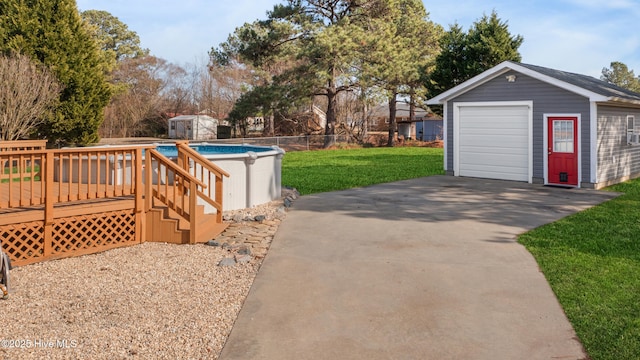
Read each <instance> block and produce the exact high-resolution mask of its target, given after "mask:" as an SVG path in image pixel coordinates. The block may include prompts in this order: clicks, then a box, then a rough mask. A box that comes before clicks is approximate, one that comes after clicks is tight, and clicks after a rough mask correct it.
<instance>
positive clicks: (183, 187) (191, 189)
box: [145, 148, 207, 244]
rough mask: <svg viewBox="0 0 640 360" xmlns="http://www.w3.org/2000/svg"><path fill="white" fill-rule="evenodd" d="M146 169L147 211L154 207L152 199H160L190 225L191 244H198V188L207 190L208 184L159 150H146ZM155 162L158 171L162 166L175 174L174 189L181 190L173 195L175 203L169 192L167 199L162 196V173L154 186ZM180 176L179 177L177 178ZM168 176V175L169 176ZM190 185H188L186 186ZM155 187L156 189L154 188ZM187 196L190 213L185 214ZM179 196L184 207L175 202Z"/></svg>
mask: <svg viewBox="0 0 640 360" xmlns="http://www.w3.org/2000/svg"><path fill="white" fill-rule="evenodd" d="M145 153H146V155H145V168H146V174H145V175H146V176H145V183H146V186H145V192H146V194H145V201H146V207H145V210H146V211H147V212H148V211H149V210H150V209H151V208H152V206H153V201H152V198H153V197H155V198H156V199H158V200H159V201H160V202H161V203H163V204H164V205H166V206H167V207H168V208H169V209H171V210H173V211H175V212H176V214H178V215H179V216H181V217H182V218H183V219H185V220H186V221H187V222H188V223H189V237H190V239H189V242H190V243H192V244H194V243H195V242H196V234H197V233H196V225H197V223H198V220H197V218H196V217H197V216H198V212H197V211H196V206H197V197H198V193H199V192H201V191H199V190H198V187H201V188H202V189H206V188H207V184H205V183H203V182H202V181H200V180H198V179H197V178H196V177H194V176H193V175H191V174H190V173H189V172H188V171H186V170H184V169H183V168H181V167H180V166H178V164H176V163H175V162H173V161H171V159H169V158H167V157H165V156H164V155H162V154H161V153H160V152H158V151H157V150H155V149H153V148H148V149H146V150H145ZM153 160H156V161H157V162H158V169H159V168H160V166H161V165H162V166H165V167H166V168H167V174H168V172H169V170H170V171H173V172H174V173H175V175H174V177H175V178H174V189H175V187H176V186H177V187H178V189H179V194H177V195H176V194H175V193H174V194H173V198H174V199H173V202H172V201H170V199H169V196H168V190H165V191H167V193H166V194H165V197H164V198H163V197H162V196H160V190H159V188H160V187H161V184H160V182H161V179H160V171H158V181H157V184H156V185H155V186H154V184H153V170H152V167H153ZM177 175H179V176H177ZM167 176H168V175H167ZM165 182H166V183H168V179H166V181H165ZM186 183H188V184H186ZM154 187H155V188H154ZM166 188H168V185H167V184H165V189H166ZM154 190H155V192H156V194H154ZM185 194H188V195H189V196H188V200H189V204H188V212H185V207H186V206H184V205H185V204H184V198H185V196H184V195H185ZM156 195H157V196H156ZM177 196H180V199H181V201H182V206H178V204H177V203H176V201H175V198H176V197H177Z"/></svg>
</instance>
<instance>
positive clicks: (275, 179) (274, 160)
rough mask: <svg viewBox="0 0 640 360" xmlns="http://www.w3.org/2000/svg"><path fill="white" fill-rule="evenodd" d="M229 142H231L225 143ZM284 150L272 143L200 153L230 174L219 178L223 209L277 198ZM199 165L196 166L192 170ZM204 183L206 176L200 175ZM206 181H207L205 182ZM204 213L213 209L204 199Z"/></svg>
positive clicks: (280, 186)
mask: <svg viewBox="0 0 640 360" xmlns="http://www.w3.org/2000/svg"><path fill="white" fill-rule="evenodd" d="M229 146H232V145H229ZM284 154H285V152H284V150H282V149H281V148H279V147H277V146H276V147H272V148H271V150H269V151H260V152H254V151H248V152H244V153H240V154H215V155H207V154H201V155H202V156H204V157H205V158H207V159H208V160H210V161H211V162H213V163H214V164H216V165H217V166H219V167H221V168H222V169H223V170H225V171H226V172H228V173H229V174H230V175H231V176H230V177H228V178H227V177H225V178H224V179H223V182H222V184H223V191H224V194H223V197H222V204H223V210H224V211H227V210H237V209H244V208H251V207H254V206H257V205H260V204H264V203H268V202H270V201H273V200H277V199H279V198H280V197H281V193H282V178H281V176H282V158H283V157H284ZM199 171H200V166H199V165H197V166H196V173H198V172H199ZM203 180H204V182H205V183H208V181H207V179H203ZM207 185H208V184H207ZM198 204H199V205H204V206H205V213H215V211H216V210H215V208H214V207H213V206H211V205H210V204H208V203H206V202H205V201H204V200H199V202H198Z"/></svg>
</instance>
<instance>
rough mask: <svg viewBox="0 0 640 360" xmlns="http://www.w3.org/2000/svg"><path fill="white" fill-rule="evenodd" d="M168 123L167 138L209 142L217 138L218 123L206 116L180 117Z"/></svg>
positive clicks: (173, 118)
mask: <svg viewBox="0 0 640 360" xmlns="http://www.w3.org/2000/svg"><path fill="white" fill-rule="evenodd" d="M168 121H169V134H168V135H169V138H170V139H185V140H210V139H215V138H217V135H218V125H219V121H218V120H217V119H214V118H212V117H211V116H208V115H180V116H176V117H172V118H171V119H169V120H168Z"/></svg>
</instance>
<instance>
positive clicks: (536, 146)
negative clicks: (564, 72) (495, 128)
mask: <svg viewBox="0 0 640 360" xmlns="http://www.w3.org/2000/svg"><path fill="white" fill-rule="evenodd" d="M507 75H516V81H515V82H513V83H509V82H507V80H506V78H505V77H506V76H507ZM483 101H486V102H489V101H533V178H534V182H542V181H543V179H544V158H543V156H544V154H546V152H545V151H544V150H543V146H544V136H546V134H544V133H543V132H544V114H563V113H565V114H580V115H581V120H582V121H581V141H582V146H581V152H582V164H581V165H582V179H581V182H590V171H589V169H590V163H591V157H590V156H589V149H590V136H589V134H590V128H589V126H590V122H589V118H590V106H589V99H587V98H586V97H583V96H580V95H577V94H574V93H572V92H569V91H566V90H564V89H561V88H558V87H556V86H553V85H550V84H548V83H545V82H542V81H540V80H537V79H534V78H532V77H529V76H526V75H523V74H521V73H518V72H515V71H510V72H508V73H505V74H502V75H499V76H497V77H495V78H494V79H492V80H490V81H488V82H486V83H484V84H482V85H480V86H478V87H476V88H474V89H472V90H469V91H467V92H465V93H464V94H461V95H460V96H458V97H456V98H453V99H449V100H448V101H447V119H446V121H447V140H448V142H447V168H448V169H449V170H451V171H453V104H454V103H455V102H483ZM637 118H638V119H640V117H637Z"/></svg>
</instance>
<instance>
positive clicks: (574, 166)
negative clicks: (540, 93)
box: [547, 117, 578, 186]
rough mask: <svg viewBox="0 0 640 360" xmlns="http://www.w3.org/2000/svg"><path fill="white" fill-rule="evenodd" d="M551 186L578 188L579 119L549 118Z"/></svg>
mask: <svg viewBox="0 0 640 360" xmlns="http://www.w3.org/2000/svg"><path fill="white" fill-rule="evenodd" d="M548 121H549V124H548V129H549V143H548V144H549V148H548V153H549V159H548V162H547V164H548V170H549V173H548V174H549V184H557V185H571V186H578V118H577V117H549V118H548Z"/></svg>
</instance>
